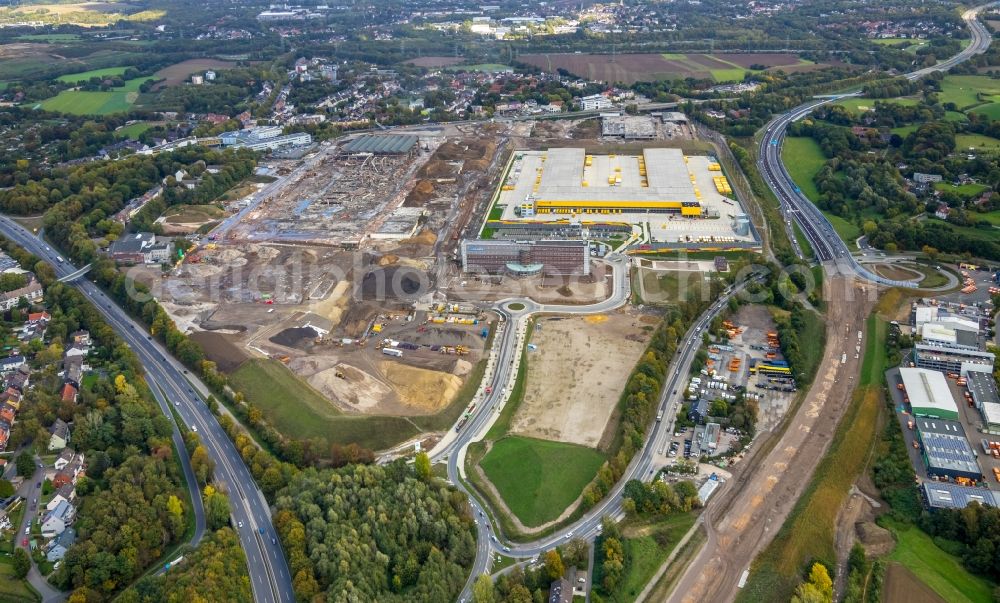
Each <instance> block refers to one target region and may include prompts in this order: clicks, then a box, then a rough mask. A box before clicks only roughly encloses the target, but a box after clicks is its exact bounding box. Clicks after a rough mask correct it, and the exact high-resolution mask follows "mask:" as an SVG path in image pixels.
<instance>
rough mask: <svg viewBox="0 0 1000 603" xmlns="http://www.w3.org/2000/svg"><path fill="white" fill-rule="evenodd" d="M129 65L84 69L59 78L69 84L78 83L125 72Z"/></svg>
mask: <svg viewBox="0 0 1000 603" xmlns="http://www.w3.org/2000/svg"><path fill="white" fill-rule="evenodd" d="M126 69H128V67H107V68H105V69H91V70H90V71H82V72H80V73H68V74H66V75H61V76H59V77H58V78H56V79H57V80H59V81H60V82H65V83H67V84H78V83H80V82H86V81H88V80H89V79H90V78H92V77H101V78H105V77H113V76H116V75H121V74H123V73H125V70H126Z"/></svg>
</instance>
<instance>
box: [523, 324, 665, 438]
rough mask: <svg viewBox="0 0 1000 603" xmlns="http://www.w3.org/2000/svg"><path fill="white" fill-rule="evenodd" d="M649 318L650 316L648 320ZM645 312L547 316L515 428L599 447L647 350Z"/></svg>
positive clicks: (538, 332) (530, 355) (538, 334)
mask: <svg viewBox="0 0 1000 603" xmlns="http://www.w3.org/2000/svg"><path fill="white" fill-rule="evenodd" d="M647 320H648V319H647ZM644 326H651V325H647V324H644V323H643V322H642V317H640V316H637V315H629V314H618V313H615V314H601V315H596V316H587V317H582V318H579V317H573V318H562V317H552V318H543V319H541V320H539V321H538V323H537V324H536V326H535V331H534V334H533V336H532V341H531V342H532V343H534V344H535V345H537V346H538V349H537V350H535V351H529V352H528V373H527V383H526V387H525V392H524V401H523V402H522V403H521V406H520V408H518V410H517V414H516V415H515V416H514V420H513V423H512V425H511V431H512V432H514V433H517V434H521V435H526V436H531V437H535V438H540V439H545V440H557V441H560V442H569V443H572V444H580V445H583V446H589V447H598V446H599V444H601V441H602V439H603V436H604V432H605V430H606V428H607V425H608V421H609V420H610V419H611V416H612V414H613V413H614V410H615V406H616V405H617V403H618V398H619V397H620V396H621V393H622V390H623V389H624V387H625V382H626V381H627V380H628V376H629V373H631V371H632V368H633V367H634V366H635V363H636V362H637V361H638V360H639V357H640V356H641V355H642V353H643V351H644V350H645V349H646V342H647V341H648V339H649V331H646V330H643V328H642V327H644Z"/></svg>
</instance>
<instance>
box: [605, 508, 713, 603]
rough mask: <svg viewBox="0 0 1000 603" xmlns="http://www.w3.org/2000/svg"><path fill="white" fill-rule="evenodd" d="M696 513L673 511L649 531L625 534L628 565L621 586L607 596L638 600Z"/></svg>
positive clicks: (624, 601)
mask: <svg viewBox="0 0 1000 603" xmlns="http://www.w3.org/2000/svg"><path fill="white" fill-rule="evenodd" d="M697 517H698V516H697V514H695V513H683V514H679V515H673V516H671V517H668V518H667V519H665V520H663V521H661V522H659V523H657V524H656V526H655V527H654V528H653V530H652V531H651V532H650V533H649V534H646V535H643V536H639V537H636V538H625V541H624V542H623V543H622V544H623V545H624V548H625V555H626V557H627V558H628V567H627V568H626V569H625V576H624V578H623V579H622V582H621V585H620V587H619V588H618V589H617V590H616V591H615V592H613V593H611V594H610V595H608V597H607V599H606V600H607V601H614V602H615V603H631V602H632V601H635V599H636V597H637V596H638V595H639V593H640V592H642V589H643V588H645V587H646V584H647V583H648V582H649V581H650V580H651V579H652V578H653V575H654V574H655V573H656V570H658V569H659V568H660V566H661V565H662V564H663V562H664V561H665V560H666V559H667V557H668V556H670V553H671V552H672V551H673V550H674V548H675V547H676V546H677V543H678V542H680V539H681V538H683V537H684V534H686V533H687V531H688V530H689V529H690V528H691V526H692V525H694V522H695V520H696V519H697Z"/></svg>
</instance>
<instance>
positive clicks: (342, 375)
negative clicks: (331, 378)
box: [334, 371, 347, 379]
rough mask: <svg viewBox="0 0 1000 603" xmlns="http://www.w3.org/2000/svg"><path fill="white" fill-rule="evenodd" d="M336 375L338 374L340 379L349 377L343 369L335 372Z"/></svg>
mask: <svg viewBox="0 0 1000 603" xmlns="http://www.w3.org/2000/svg"><path fill="white" fill-rule="evenodd" d="M334 375H336V376H337V378H338V379H347V377H346V376H345V375H344V373H342V372H341V371H337V372H335V373H334Z"/></svg>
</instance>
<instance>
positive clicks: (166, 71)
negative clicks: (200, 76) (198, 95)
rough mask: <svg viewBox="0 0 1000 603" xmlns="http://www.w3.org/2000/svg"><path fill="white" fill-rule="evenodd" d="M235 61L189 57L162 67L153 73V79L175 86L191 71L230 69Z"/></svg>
mask: <svg viewBox="0 0 1000 603" xmlns="http://www.w3.org/2000/svg"><path fill="white" fill-rule="evenodd" d="M235 66H236V63H234V62H232V61H222V60H219V59H189V60H187V61H182V62H180V63H176V64H174V65H171V66H169V67H164V68H163V69H160V70H159V71H157V72H156V73H154V74H153V79H157V80H164V81H163V82H162V83H160V84H159V86H161V87H162V86H176V85H178V84H181V83H183V82H184V81H186V80H187V79H188V77H189V76H190V75H191V74H193V73H202V72H204V71H207V70H209V69H214V70H216V71H218V70H221V69H232V68H233V67H235Z"/></svg>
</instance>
